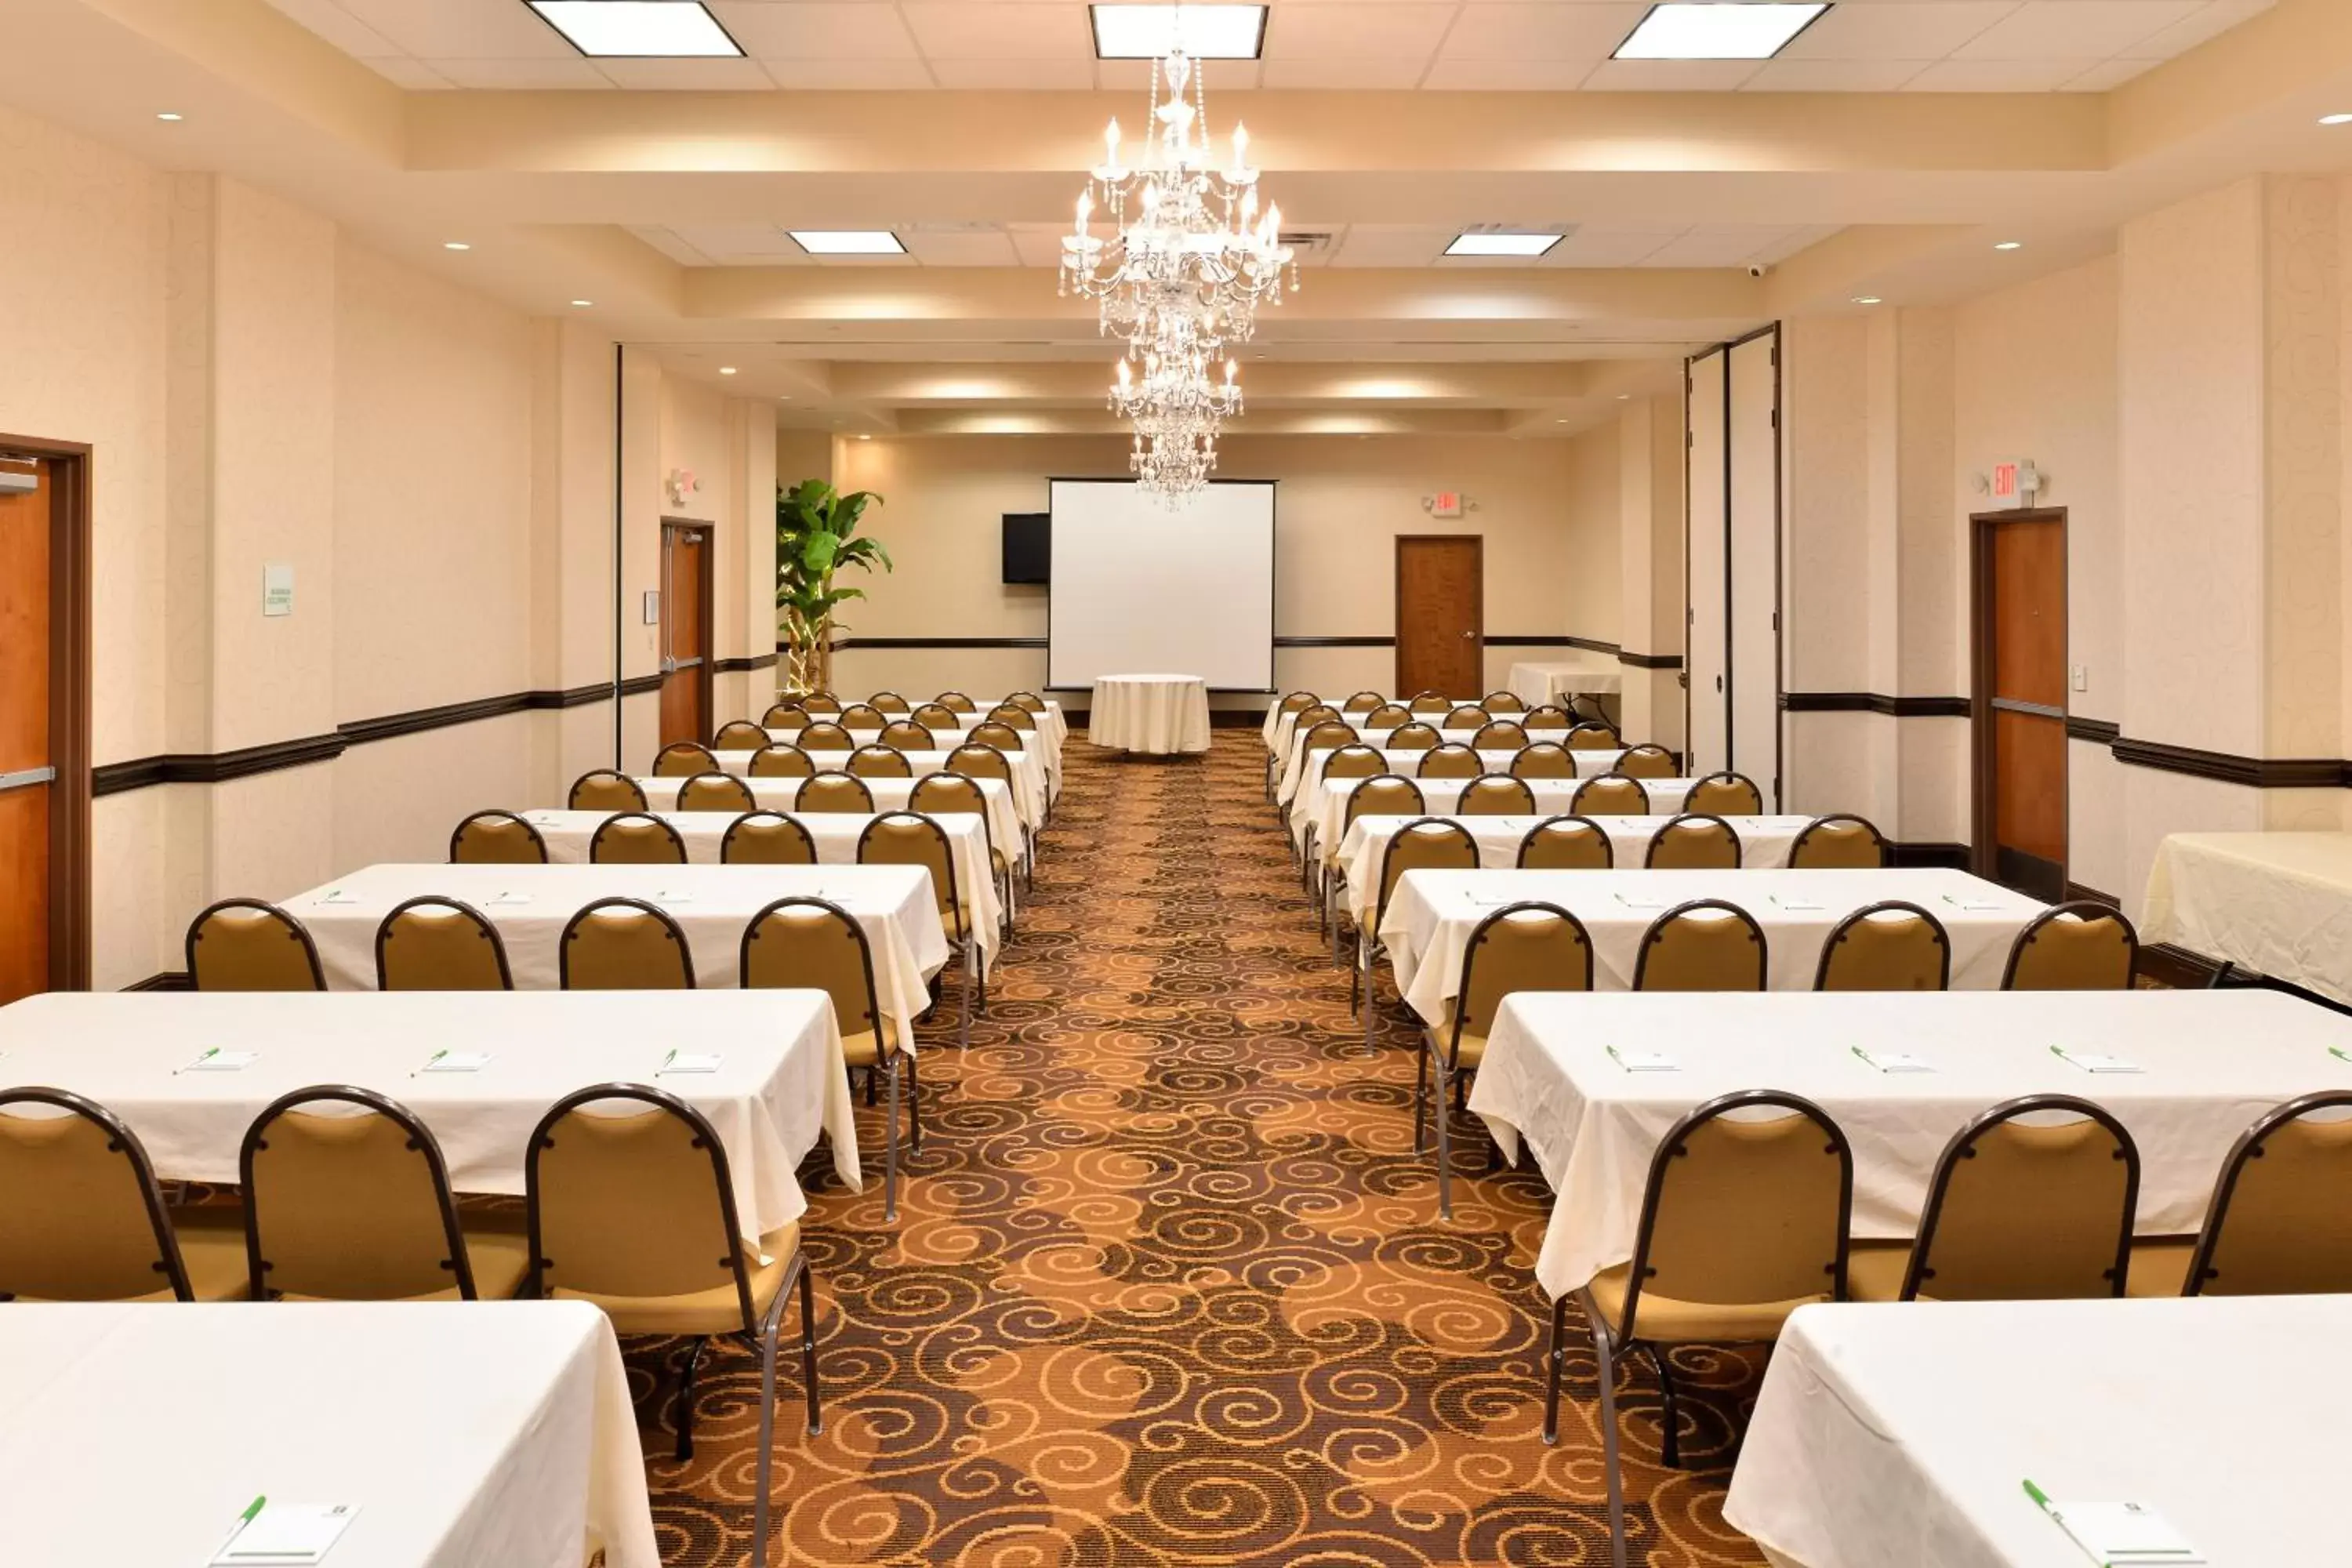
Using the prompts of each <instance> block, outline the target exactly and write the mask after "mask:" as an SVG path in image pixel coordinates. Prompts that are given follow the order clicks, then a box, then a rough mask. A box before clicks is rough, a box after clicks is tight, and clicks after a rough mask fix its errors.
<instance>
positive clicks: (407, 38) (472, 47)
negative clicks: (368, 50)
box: [343, 0, 580, 60]
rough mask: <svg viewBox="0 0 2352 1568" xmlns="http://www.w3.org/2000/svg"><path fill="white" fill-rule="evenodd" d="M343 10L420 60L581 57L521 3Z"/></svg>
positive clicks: (370, 2) (367, 4) (433, 1)
mask: <svg viewBox="0 0 2352 1568" xmlns="http://www.w3.org/2000/svg"><path fill="white" fill-rule="evenodd" d="M343 9H344V10H346V11H349V12H350V13H351V14H352V16H357V17H358V18H359V19H360V20H361V21H362V22H364V23H366V24H367V25H368V26H370V27H372V28H373V29H374V30H375V31H376V32H378V33H381V34H383V36H384V37H386V38H389V39H390V40H392V42H394V43H395V44H398V45H399V46H400V47H402V48H404V49H405V50H406V51H408V53H410V54H412V55H415V57H416V58H418V59H421V60H457V59H473V60H498V59H506V60H527V59H552V60H560V59H577V58H580V51H579V50H577V49H575V48H573V47H572V46H571V44H570V43H569V42H567V41H566V40H565V39H564V37H563V35H562V34H561V33H559V32H557V31H556V30H555V29H554V28H552V27H551V26H548V25H547V24H546V23H545V22H542V21H541V20H540V18H539V13H538V12H536V11H533V10H532V9H531V8H530V6H528V5H523V4H522V0H344V4H343Z"/></svg>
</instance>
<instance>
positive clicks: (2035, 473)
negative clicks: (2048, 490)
mask: <svg viewBox="0 0 2352 1568" xmlns="http://www.w3.org/2000/svg"><path fill="white" fill-rule="evenodd" d="M2041 489H2042V474H2041V471H2040V470H2039V469H2037V468H2034V466H2033V465H2032V463H2031V462H2029V461H2027V460H2026V459H2024V458H2008V459H2005V460H2003V461H2001V462H1998V463H1995V464H1994V465H1993V466H1992V475H1991V483H1990V486H1989V487H1988V490H1989V493H1990V497H1991V500H1992V504H1993V505H1994V506H1996V507H2001V508H2018V509H2022V508H2026V507H2031V506H2032V504H2033V498H2034V496H2035V495H2036V494H2038V493H2039V492H2040V491H2041Z"/></svg>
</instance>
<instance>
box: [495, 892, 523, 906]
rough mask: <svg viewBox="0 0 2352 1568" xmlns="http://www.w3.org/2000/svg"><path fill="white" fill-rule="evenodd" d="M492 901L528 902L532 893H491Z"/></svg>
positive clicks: (502, 902) (499, 902)
mask: <svg viewBox="0 0 2352 1568" xmlns="http://www.w3.org/2000/svg"><path fill="white" fill-rule="evenodd" d="M490 902H491V903H493V904H527V903H529V902H530V894H529V893H492V894H491V895H490Z"/></svg>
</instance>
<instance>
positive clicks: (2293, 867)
mask: <svg viewBox="0 0 2352 1568" xmlns="http://www.w3.org/2000/svg"><path fill="white" fill-rule="evenodd" d="M2139 935H2140V940H2141V941H2142V942H2173V943H2176V944H2177V945H2179V946H2181V947H2185V948H2188V949H2189V950H2190V951H2192V952H2201V953H2205V954H2207V955H2209V956H2210V957H2213V958H2218V959H2222V960H2225V961H2227V962H2228V963H2232V964H2235V965H2237V966H2238V967H2239V968H2241V969H2246V970H2250V971H2252V973H2256V974H2266V975H2269V976H2270V977H2271V978H2272V979H2273V980H2283V981H2284V982H2286V983H2287V984H2290V985H2300V986H2302V987H2303V988H2304V989H2305V990H2306V991H2312V992H2316V993H2317V994H2320V995H2322V996H2328V997H2333V998H2334V999H2335V1000H2336V1001H2338V1002H2347V1003H2352V833H2174V834H2168V835H2167V836H2166V837H2165V838H2164V839H2163V841H2162V842H2160V843H2159V844H2158V845H2157V847H2156V861H2155V864H2154V865H2152V866H2151V867H2150V868H2148V873H2147V910H2146V911H2145V912H2144V914H2143V915H2142V917H2141V921H2140V933H2139Z"/></svg>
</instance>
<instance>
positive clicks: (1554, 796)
mask: <svg viewBox="0 0 2352 1568" xmlns="http://www.w3.org/2000/svg"><path fill="white" fill-rule="evenodd" d="M1575 754H1576V755H1578V756H1580V757H1613V756H1616V755H1617V754H1618V753H1617V752H1577V753H1575ZM1398 755H1399V756H1402V757H1411V756H1412V755H1413V753H1412V752H1399V753H1398ZM1580 766H1585V767H1591V768H1593V769H1595V771H1596V773H1597V772H1598V771H1599V770H1600V764H1598V763H1580ZM1495 771H1496V772H1497V773H1507V772H1509V770H1508V769H1507V768H1497V769H1496V770H1495ZM1406 776H1408V777H1411V776H1412V775H1411V774H1407V775H1406ZM1413 782H1414V783H1416V784H1419V785H1420V786H1421V802H1422V804H1423V805H1425V806H1427V807H1428V808H1429V812H1430V815H1432V816H1444V815H1445V814H1446V813H1448V812H1450V811H1452V810H1453V809H1454V805H1455V804H1456V803H1458V802H1459V801H1460V800H1461V798H1462V790H1463V787H1464V786H1465V784H1468V783H1469V782H1470V781H1469V780H1468V779H1415V780H1414V781H1413ZM1525 782H1526V784H1527V785H1528V788H1529V789H1531V790H1533V791H1534V792H1535V796H1536V809H1537V810H1538V811H1539V812H1541V813H1543V815H1545V816H1559V815H1560V814H1561V813H1563V812H1566V811H1568V810H1569V809H1570V807H1571V806H1573V805H1574V804H1575V801H1576V791H1577V787H1578V786H1579V785H1580V784H1582V783H1583V782H1584V781H1583V779H1582V778H1573V779H1528V780H1527V781H1525ZM1697 782H1698V781H1697V780H1696V779H1643V781H1642V788H1643V792H1644V793H1645V794H1647V795H1649V797H1650V812H1651V815H1650V816H1647V817H1632V818H1628V819H1627V820H1629V821H1633V822H1647V823H1648V824H1649V826H1650V830H1651V831H1652V832H1655V831H1656V830H1657V826H1658V824H1657V822H1656V820H1655V819H1656V818H1657V817H1660V816H1674V815H1675V813H1676V812H1679V811H1680V810H1682V808H1683V802H1684V801H1685V800H1686V799H1687V798H1689V795H1690V791H1691V785H1693V784H1696V783H1697ZM1362 783H1363V780H1361V779H1327V778H1324V777H1323V776H1322V775H1321V773H1319V772H1318V774H1317V775H1316V778H1315V780H1314V782H1313V783H1312V784H1308V785H1307V789H1306V790H1305V791H1304V792H1303V794H1302V795H1301V796H1300V798H1299V800H1298V801H1297V803H1296V805H1294V806H1293V807H1292V810H1291V836H1292V837H1293V838H1294V839H1296V840H1297V841H1298V842H1299V843H1300V844H1301V846H1302V847H1303V846H1304V844H1305V838H1306V832H1307V828H1308V827H1310V826H1311V827H1313V828H1314V829H1315V842H1316V844H1317V845H1318V846H1319V847H1327V848H1328V847H1330V846H1331V845H1333V844H1334V843H1336V842H1337V841H1338V839H1339V829H1340V826H1341V825H1342V824H1343V823H1344V822H1345V820H1346V818H1347V815H1348V799H1349V796H1350V795H1354V794H1355V793H1356V790H1357V788H1358V787H1359V786H1360V784H1362ZM1647 842H1648V839H1647V838H1646V837H1645V838H1644V839H1643V843H1645V844H1646V843H1647ZM1619 864H1621V865H1622V864H1623V861H1622V859H1621V860H1620V862H1619ZM1633 864H1635V865H1636V866H1638V865H1640V864H1641V858H1640V857H1639V856H1638V855H1637V856H1636V857H1635V858H1634V860H1633Z"/></svg>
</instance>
